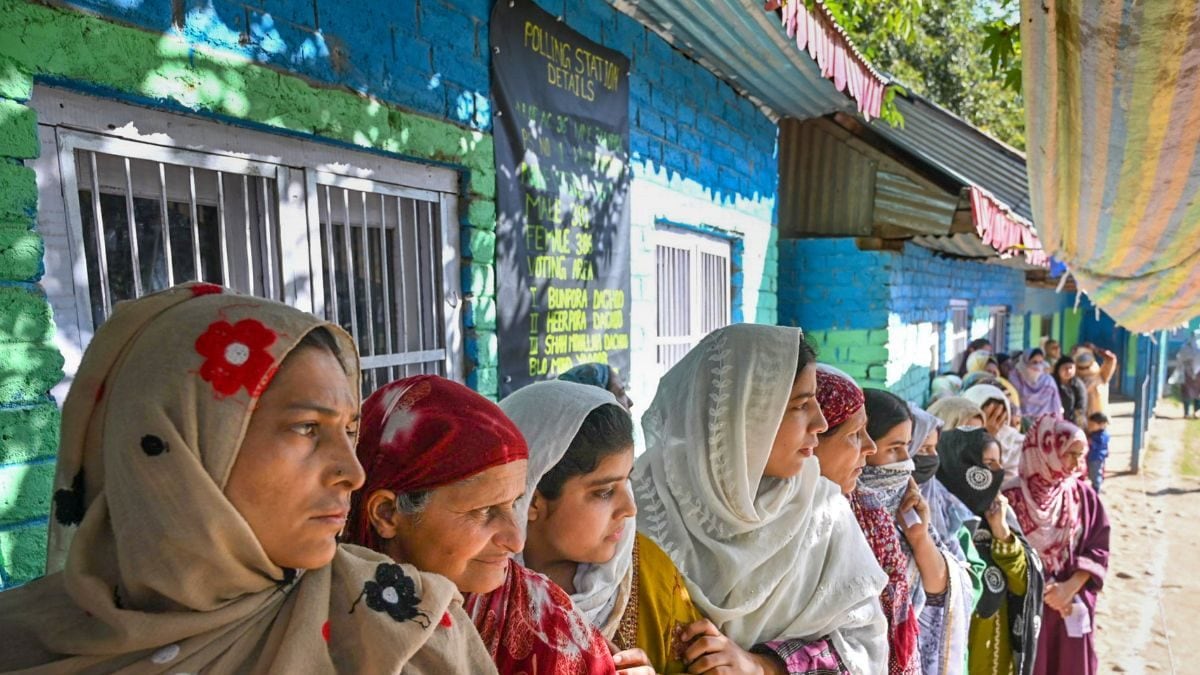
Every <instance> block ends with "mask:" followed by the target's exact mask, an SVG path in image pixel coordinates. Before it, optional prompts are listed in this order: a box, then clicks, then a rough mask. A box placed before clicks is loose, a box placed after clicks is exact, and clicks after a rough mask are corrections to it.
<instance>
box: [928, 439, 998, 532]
mask: <svg viewBox="0 0 1200 675" xmlns="http://www.w3.org/2000/svg"><path fill="white" fill-rule="evenodd" d="M990 443H995V444H996V447H1000V444H999V443H998V442H997V441H996V439H994V438H992V437H991V436H990V435H989V434H988V432H987V431H985V430H983V429H949V430H947V431H944V432H942V436H941V438H939V439H938V457H939V458H940V462H939V464H938V470H937V478H938V480H939V481H941V482H942V485H945V486H946V489H948V490H950V492H951V493H953V494H954V496H955V497H958V498H959V499H960V500H961V501H962V503H963V504H966V505H967V508H969V509H971V513H974V514H975V515H977V516H979V517H980V518H982V517H983V515H984V513H986V512H987V509H988V507H989V506H991V505H992V502H994V501H996V495H998V494H1000V487H1001V484H1002V483H1003V482H1004V470H1003V469H989V468H988V467H987V465H986V464H984V463H983V451H984V449H985V448H986V447H987V446H988V444H990Z"/></svg>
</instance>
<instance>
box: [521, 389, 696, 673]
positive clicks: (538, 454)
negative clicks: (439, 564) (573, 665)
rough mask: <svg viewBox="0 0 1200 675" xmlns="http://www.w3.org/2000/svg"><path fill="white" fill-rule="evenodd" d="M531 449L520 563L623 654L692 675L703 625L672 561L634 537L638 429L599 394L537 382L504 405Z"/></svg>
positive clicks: (644, 538) (606, 396)
mask: <svg viewBox="0 0 1200 675" xmlns="http://www.w3.org/2000/svg"><path fill="white" fill-rule="evenodd" d="M500 407H501V409H503V410H504V412H505V413H506V414H507V415H508V416H509V417H510V418H511V419H512V420H513V422H514V423H515V424H516V425H517V428H519V429H520V430H521V433H522V434H524V436H525V439H526V441H528V443H529V478H528V480H527V482H526V488H525V494H526V497H525V499H524V500H522V502H521V504H520V506H521V509H522V510H524V511H526V513H527V516H526V521H527V523H528V531H527V534H526V538H525V550H524V552H523V553H522V562H523V563H524V564H525V565H527V566H528V567H529V568H530V569H532V570H534V571H537V572H541V573H542V574H545V575H546V576H548V577H549V578H550V579H551V580H552V581H554V582H555V583H557V584H558V585H559V586H560V587H562V588H563V589H565V590H566V591H567V592H568V593H569V594H570V595H571V600H572V601H573V602H574V603H575V605H576V606H577V607H579V609H580V610H582V611H583V612H584V614H585V615H587V617H588V620H589V621H591V622H592V625H594V626H596V627H598V628H600V630H601V632H602V633H603V634H604V637H605V638H607V639H609V640H611V641H613V643H614V644H616V645H617V647H618V648H619V649H622V650H629V649H634V648H637V649H640V650H642V652H644V653H645V654H646V657H647V659H648V662H649V664H650V666H652V667H653V668H654V671H655V672H657V673H663V674H669V673H685V672H687V663H685V662H684V661H683V659H682V655H683V653H684V651H685V648H686V647H687V645H686V644H684V643H682V642H680V641H679V636H680V633H681V631H682V630H683V629H684V628H686V627H687V626H690V625H692V624H694V623H696V622H698V621H701V620H702V619H703V616H702V615H701V614H700V611H699V610H698V609H697V608H696V606H695V604H694V603H692V600H691V596H690V595H689V594H688V590H687V584H686V582H685V581H684V579H683V576H682V575H681V574H680V573H679V570H678V569H676V567H675V565H674V563H672V562H671V559H670V558H669V557H667V554H666V553H663V551H662V549H661V548H659V547H658V546H657V545H655V543H654V542H653V541H651V540H650V538H649V537H647V536H646V535H644V534H639V533H638V532H637V528H636V523H635V522H634V515H635V514H636V513H637V507H636V505H635V504H634V500H633V493H632V490H631V486H630V484H629V474H630V472H631V470H632V469H633V420H632V419H630V417H629V413H627V412H626V411H625V409H624V408H623V407H622V406H620V405H618V403H617V400H616V399H615V398H614V397H613V395H612V394H611V393H609V392H607V391H604V390H603V389H602V388H600V387H598V386H584V385H580V384H573V383H570V382H553V381H551V382H538V383H536V384H531V385H529V386H527V387H524V388H522V389H520V390H518V391H516V392H514V393H513V394H511V395H510V396H508V397H507V398H505V399H504V400H503V401H501V402H500Z"/></svg>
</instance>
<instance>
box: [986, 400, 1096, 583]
mask: <svg viewBox="0 0 1200 675" xmlns="http://www.w3.org/2000/svg"><path fill="white" fill-rule="evenodd" d="M1077 442H1078V443H1082V444H1084V446H1085V447H1086V446H1087V436H1086V435H1084V433H1083V431H1082V430H1080V428H1079V427H1077V426H1075V425H1074V424H1071V423H1070V422H1068V421H1066V420H1063V419H1060V418H1057V417H1055V416H1053V415H1042V416H1041V417H1039V418H1037V420H1036V421H1035V422H1034V424H1033V427H1032V428H1030V430H1029V433H1027V434H1025V447H1024V448H1023V449H1022V450H1021V466H1020V482H1019V483H1018V484H1017V485H1014V486H1013V487H1011V488H1009V489H1008V490H1005V495H1006V496H1007V497H1008V499H1009V502H1010V503H1011V504H1012V507H1013V511H1014V512H1015V513H1016V515H1017V520H1018V521H1019V522H1020V523H1021V529H1023V530H1024V531H1025V536H1026V537H1027V538H1028V539H1029V542H1030V543H1031V544H1032V545H1033V547H1034V548H1035V549H1037V552H1038V554H1039V555H1040V556H1041V558H1042V562H1043V563H1044V564H1045V566H1046V576H1047V577H1053V576H1054V575H1056V574H1057V573H1058V572H1060V571H1061V570H1062V569H1063V568H1064V567H1065V566H1066V565H1067V563H1068V562H1069V561H1070V560H1071V553H1072V549H1073V548H1074V546H1075V544H1076V542H1077V540H1078V539H1079V534H1080V530H1081V529H1082V527H1083V524H1082V520H1081V516H1080V510H1079V504H1080V495H1079V491H1080V490H1081V489H1082V483H1080V482H1079V479H1078V477H1079V474H1080V466H1079V464H1078V462H1075V463H1071V460H1068V459H1067V450H1068V449H1069V448H1070V447H1071V446H1072V445H1074V444H1075V443H1077Z"/></svg>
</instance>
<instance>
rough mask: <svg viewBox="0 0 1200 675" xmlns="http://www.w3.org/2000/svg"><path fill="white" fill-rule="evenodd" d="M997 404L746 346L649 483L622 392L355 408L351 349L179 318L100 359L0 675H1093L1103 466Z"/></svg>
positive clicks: (1103, 542)
mask: <svg viewBox="0 0 1200 675" xmlns="http://www.w3.org/2000/svg"><path fill="white" fill-rule="evenodd" d="M974 363H975V364H976V365H978V364H979V363H983V364H986V363H987V359H981V358H979V357H976V358H975V359H974ZM1018 367H1023V366H1018ZM977 379H983V378H977ZM1005 384H1007V382H1006V381H1005V382H1000V381H997V380H996V378H994V377H993V378H992V379H988V380H985V381H980V382H974V383H972V385H973V386H971V387H970V388H967V389H964V390H962V391H961V392H960V393H959V394H955V395H949V394H954V392H952V391H949V390H947V389H946V388H945V387H944V383H943V386H941V387H940V388H939V389H938V392H937V393H938V400H937V402H936V403H935V404H934V405H933V407H931V409H930V410H929V411H928V412H926V411H924V410H921V409H919V408H916V407H915V406H911V405H909V404H907V403H905V402H904V401H902V400H901V399H899V398H897V397H895V396H894V395H892V394H890V393H888V392H886V391H882V390H875V389H866V390H864V389H862V388H860V387H859V386H858V384H857V383H855V382H854V380H853V379H852V378H851V377H849V376H848V375H846V374H845V373H842V372H840V371H838V370H837V369H836V368H834V367H831V366H829V365H825V364H819V363H818V362H817V355H816V354H815V353H814V351H813V350H812V348H811V347H810V346H809V345H808V344H807V343H806V342H805V341H804V338H803V334H802V332H801V331H800V330H799V329H795V328H785V327H775V326H759V325H744V324H743V325H734V326H730V327H727V328H724V329H721V330H718V331H716V332H714V333H712V334H710V335H709V336H707V337H706V338H705V339H704V340H703V341H702V342H701V343H700V344H699V345H698V346H697V347H695V348H694V349H693V350H692V351H691V352H690V353H689V354H688V355H687V356H685V357H684V358H683V359H682V360H681V361H680V362H679V363H678V364H677V365H675V366H674V367H673V368H672V369H671V370H670V371H669V372H667V373H666V375H665V376H664V377H663V378H662V380H661V383H660V385H659V388H658V391H657V394H656V395H655V397H654V400H653V402H651V403H650V405H649V406H648V408H647V410H646V412H645V414H644V416H643V417H642V427H643V432H644V434H645V446H646V447H645V451H644V452H643V453H642V454H641V455H640V456H638V457H636V458H635V456H634V440H633V438H634V425H633V420H632V419H631V417H630V415H629V413H628V411H627V407H628V406H629V404H630V403H631V402H630V401H629V400H628V397H627V396H626V395H625V393H624V390H623V388H622V386H621V383H620V381H619V378H617V377H616V375H615V373H613V372H612V371H610V370H609V369H608V368H607V367H603V366H584V367H581V368H579V369H577V370H576V371H572V372H571V373H568V374H567V375H566V376H565V377H564V378H563V379H562V380H559V381H553V382H543V383H538V384H533V385H530V386H528V387H526V388H524V389H521V390H519V391H517V392H516V393H514V394H512V395H511V396H509V397H507V398H506V399H504V400H503V401H502V402H501V403H500V404H499V405H496V404H494V403H492V402H490V401H488V400H487V399H485V398H483V397H482V396H480V395H478V394H476V393H474V392H473V391H471V390H469V389H467V388H466V387H464V386H462V385H459V384H457V383H454V382H452V381H450V380H446V379H443V378H440V377H435V376H427V375H425V376H418V377H411V378H406V379H402V380H399V381H395V382H392V383H390V384H387V385H386V386H383V387H382V388H380V389H379V390H377V391H376V392H374V393H373V394H371V396H370V397H368V398H367V399H366V400H365V401H363V402H361V404H360V401H359V398H358V391H359V364H358V359H357V354H356V350H355V347H354V343H353V341H352V339H351V338H350V337H349V336H348V335H347V334H346V333H345V332H343V331H342V330H341V329H340V328H338V327H337V326H335V325H332V324H329V323H326V322H323V321H321V320H318V319H316V318H314V317H312V316H310V315H307V314H304V313H302V312H300V311H298V310H295V309H291V308H288V307H286V306H283V305H280V304H276V303H273V302H270V301H266V300H261V299H256V298H250V297H245V296H238V295H234V294H232V293H230V292H228V291H226V290H225V289H222V288H220V287H217V286H212V285H208V284H185V285H182V286H177V287H175V288H172V289H170V290H167V291H163V292H160V293H157V294H154V295H150V296H147V297H144V298H142V299H139V300H135V301H131V302H127V303H123V304H121V305H118V307H117V309H116V311H115V312H114V313H113V315H112V317H111V318H110V319H109V320H108V321H107V322H106V323H105V324H103V326H102V327H101V328H100V329H99V330H98V331H97V333H96V335H95V338H94V339H93V341H92V343H91V345H90V346H89V347H88V350H87V352H86V354H85V355H84V358H83V361H82V364H81V366H80V368H79V371H78V374H77V376H76V378H75V380H74V382H73V384H72V387H71V390H70V394H69V396H68V398H67V400H66V402H65V405H64V409H63V422H62V440H61V448H60V454H59V460H58V466H57V477H56V483H55V490H56V491H55V493H54V495H53V497H52V499H53V510H52V515H51V526H50V527H51V531H50V551H49V553H50V558H49V568H50V569H49V570H48V574H47V575H46V576H45V577H43V578H41V579H39V580H37V581H34V582H32V583H29V584H27V585H25V586H22V587H19V588H16V589H13V590H9V591H5V592H3V593H0V635H3V636H4V648H3V649H0V671H4V672H10V671H18V672H38V673H41V672H70V673H81V672H82V673H100V672H117V671H119V672H129V673H159V672H161V673H199V672H205V673H226V672H228V673H235V672H236V673H268V672H269V673H295V672H304V673H324V672H363V673H395V672H401V671H403V672H414V673H423V672H425V673H489V672H499V673H531V674H532V673H547V674H559V673H564V674H566V673H581V674H583V673H588V674H590V673H613V672H622V673H639V674H640V673H683V672H688V673H854V674H865V673H871V674H874V673H939V674H940V673H965V672H970V673H1013V674H1015V675H1025V674H1029V673H1068V674H1070V673H1095V672H1097V661H1096V654H1095V650H1094V649H1093V645H1092V632H1091V624H1092V619H1093V615H1094V610H1095V602H1096V595H1097V593H1098V592H1099V591H1100V590H1101V588H1102V586H1103V583H1104V577H1105V569H1106V563H1107V555H1108V553H1107V551H1108V525H1107V520H1106V518H1105V515H1104V509H1103V507H1102V505H1101V504H1100V501H1099V499H1098V498H1097V495H1096V492H1095V491H1094V490H1093V489H1092V488H1091V487H1090V486H1089V485H1088V484H1087V483H1086V482H1084V481H1083V480H1081V476H1082V473H1081V457H1082V456H1083V454H1084V452H1085V450H1086V448H1087V443H1086V439H1085V437H1084V435H1083V432H1082V431H1081V430H1080V429H1079V428H1078V427H1077V426H1075V425H1074V424H1073V423H1072V421H1069V420H1067V419H1064V418H1063V416H1062V414H1061V412H1060V413H1059V414H1053V412H1051V413H1050V414H1035V415H1032V416H1029V417H1025V418H1024V419H1025V422H1026V423H1025V424H1024V425H1022V426H1025V427H1026V430H1025V432H1024V433H1023V434H1022V433H1021V431H1020V430H1019V429H1017V428H1016V426H1015V424H1014V423H1015V422H1016V421H1017V420H1020V419H1022V416H1021V415H1020V414H1018V413H1017V412H1016V411H1017V410H1019V408H1016V407H1015V406H1014V400H1013V399H1014V398H1015V397H1016V396H1019V395H1020V394H1016V393H1011V392H1010V387H1011V385H1009V386H1005ZM1010 397H1011V398H1010Z"/></svg>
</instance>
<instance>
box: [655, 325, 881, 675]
mask: <svg viewBox="0 0 1200 675" xmlns="http://www.w3.org/2000/svg"><path fill="white" fill-rule="evenodd" d="M801 339H802V333H801V331H800V330H799V329H796V328H785V327H779V326H759V325H750V324H738V325H733V326H729V327H726V328H723V329H720V330H718V331H715V332H713V333H712V334H710V335H709V336H708V337H706V338H704V340H702V341H701V342H700V344H699V345H698V346H697V347H696V348H695V349H693V350H692V351H691V352H689V353H688V354H687V355H686V356H685V357H684V358H683V360H681V361H680V362H679V363H678V364H676V365H675V367H673V368H672V369H671V370H670V371H669V372H667V374H666V375H665V376H664V377H663V379H662V381H661V382H660V383H659V386H658V393H657V394H656V395H655V397H654V402H653V403H652V404H650V408H649V409H648V410H647V411H646V414H645V416H644V417H643V418H642V423H643V427H644V429H645V433H646V453H645V454H643V455H642V456H641V457H639V458H638V461H637V465H636V466H635V468H634V472H633V484H634V495H635V497H636V498H637V505H638V529H639V530H640V531H641V532H642V533H644V534H645V535H647V536H649V537H650V538H651V539H652V540H654V542H655V543H657V544H658V545H659V546H660V547H662V549H663V550H664V551H665V552H666V553H667V554H668V555H669V556H670V557H671V560H672V561H673V562H674V563H675V565H676V566H677V567H678V568H679V570H680V572H682V573H683V575H684V577H685V578H686V579H687V582H688V591H689V592H690V594H691V597H692V600H693V602H695V604H696V606H697V607H698V608H699V609H700V611H701V612H702V613H703V614H704V615H705V616H707V617H708V618H709V619H711V620H712V622H713V623H714V624H716V625H717V627H718V628H719V629H720V630H721V631H722V632H723V633H725V634H726V635H727V636H728V637H730V638H731V639H733V641H734V642H736V643H737V644H739V645H741V646H742V647H746V648H748V647H750V646H752V645H754V644H757V643H761V642H765V641H769V640H776V639H803V640H816V639H820V638H826V637H828V638H830V639H831V641H832V643H833V646H834V648H835V649H836V650H837V652H838V655H839V656H841V657H842V660H843V662H844V663H845V664H846V665H847V666H848V667H849V669H850V671H851V672H853V673H876V672H879V670H880V668H883V667H885V665H884V664H886V663H887V639H886V634H885V633H886V624H885V621H884V618H883V613H882V611H881V610H880V607H879V593H880V591H882V590H883V587H884V585H885V584H886V583H887V577H886V575H884V573H883V570H881V569H880V568H879V564H878V563H877V562H876V561H875V556H874V554H872V553H871V549H870V548H869V547H868V546H867V542H866V539H865V538H864V537H863V534H862V531H861V530H860V529H859V527H858V522H857V521H856V520H855V519H854V515H853V513H852V512H851V510H850V503H849V502H848V501H847V500H846V499H845V497H843V496H842V494H841V491H840V490H839V489H838V487H837V486H836V485H834V484H833V483H832V482H830V481H828V480H825V479H823V478H821V470H820V466H819V465H818V463H817V459H816V458H815V457H812V458H809V459H807V460H805V462H804V467H803V469H802V470H801V471H800V473H799V475H797V476H795V477H793V478H790V479H786V480H783V479H776V478H764V477H763V471H764V469H765V468H766V464H767V459H768V457H769V455H770V453H771V446H772V444H773V442H774V438H775V434H776V432H777V431H778V429H779V425H780V423H781V421H782V420H783V414H784V411H785V409H786V407H787V403H788V399H789V395H790V392H791V388H792V385H793V383H794V381H795V377H796V365H797V362H798V357H799V349H800V340H801Z"/></svg>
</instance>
